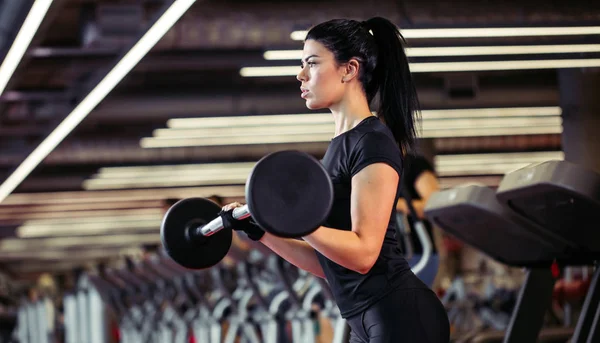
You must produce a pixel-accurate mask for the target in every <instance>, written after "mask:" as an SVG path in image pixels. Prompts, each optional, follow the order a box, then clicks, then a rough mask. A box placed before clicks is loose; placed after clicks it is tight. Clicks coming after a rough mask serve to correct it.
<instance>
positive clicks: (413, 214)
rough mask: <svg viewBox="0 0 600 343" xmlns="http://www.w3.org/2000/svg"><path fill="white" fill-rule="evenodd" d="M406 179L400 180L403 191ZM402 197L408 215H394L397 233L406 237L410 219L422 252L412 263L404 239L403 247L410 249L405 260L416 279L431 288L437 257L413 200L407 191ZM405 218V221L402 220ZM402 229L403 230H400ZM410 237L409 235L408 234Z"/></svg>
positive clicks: (407, 242) (437, 264) (408, 246)
mask: <svg viewBox="0 0 600 343" xmlns="http://www.w3.org/2000/svg"><path fill="white" fill-rule="evenodd" d="M406 182H407V181H406V179H405V178H402V183H403V186H404V189H405V190H408V189H410V187H408V185H407V184H406ZM402 197H403V198H404V199H405V200H406V206H407V207H408V211H409V213H405V214H404V215H401V214H400V213H397V214H396V226H397V228H398V229H399V231H397V232H399V233H400V234H401V235H402V236H403V237H406V232H403V231H409V230H410V221H409V219H408V216H410V219H412V223H413V225H412V226H413V227H414V230H415V233H416V234H417V237H418V238H419V242H420V243H421V247H422V248H423V251H422V252H421V254H420V258H419V260H418V261H417V262H415V261H414V259H413V258H412V257H413V249H412V244H411V240H410V239H405V240H404V241H405V247H407V248H409V249H410V257H409V258H407V260H408V262H409V264H410V266H411V269H412V271H413V273H415V275H417V277H419V278H420V279H421V281H423V282H424V283H425V284H426V285H427V286H429V287H430V288H431V287H432V286H433V281H434V280H435V276H436V274H437V271H438V268H439V258H438V256H434V254H433V253H432V252H433V244H432V242H431V239H430V238H429V234H428V233H427V229H426V228H425V223H424V222H423V220H422V219H421V218H419V215H418V214H417V211H416V210H415V207H414V206H413V203H412V202H413V199H412V197H411V195H410V193H409V192H408V191H405V192H403V193H402ZM405 217H406V220H404V219H405ZM402 228H404V230H402ZM409 236H410V233H409Z"/></svg>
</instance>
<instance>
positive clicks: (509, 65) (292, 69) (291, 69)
mask: <svg viewBox="0 0 600 343" xmlns="http://www.w3.org/2000/svg"><path fill="white" fill-rule="evenodd" d="M409 67H410V71H411V72H412V73H434V72H438V73H441V72H461V71H500V70H539V69H569V68H593V67H600V59H598V58H594V59H557V60H519V61H474V62H419V63H410V66H409ZM299 72H300V67H299V66H271V67H244V68H241V69H240V75H241V76H243V77H275V76H296V75H297V74H298V73H299Z"/></svg>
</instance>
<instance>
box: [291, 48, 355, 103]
mask: <svg viewBox="0 0 600 343" xmlns="http://www.w3.org/2000/svg"><path fill="white" fill-rule="evenodd" d="M343 71H344V69H343V67H342V66H339V65H338V64H337V63H336V60H335V57H334V55H333V53H332V52H331V51H329V50H328V49H327V48H326V47H325V46H323V45H322V44H321V43H319V42H317V41H315V40H307V41H306V42H305V43H304V50H303V53H302V69H301V70H300V72H299V73H298V75H297V77H296V78H297V79H298V81H300V83H301V85H300V89H301V91H302V93H301V97H302V98H303V99H305V100H306V107H308V108H309V109H311V110H316V109H321V108H331V107H332V106H333V105H335V104H336V103H338V102H340V101H341V99H342V97H343V94H344V91H345V84H344V83H342V77H343Z"/></svg>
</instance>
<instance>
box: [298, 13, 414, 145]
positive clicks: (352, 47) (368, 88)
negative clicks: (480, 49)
mask: <svg viewBox="0 0 600 343" xmlns="http://www.w3.org/2000/svg"><path fill="white" fill-rule="evenodd" d="M309 39H312V40H315V41H317V42H319V43H321V44H323V45H324V46H325V47H326V48H327V49H329V50H330V51H331V52H332V53H333V54H334V56H335V58H336V60H337V62H338V63H340V64H342V63H346V62H348V61H349V60H350V59H351V58H356V59H357V60H358V61H359V62H360V65H361V68H360V69H361V70H362V72H360V74H359V80H360V81H361V83H362V85H363V89H364V91H365V94H366V96H367V101H368V102H369V105H372V102H373V100H374V99H375V96H376V95H377V94H379V97H378V99H377V100H378V105H379V106H378V107H379V108H378V109H377V110H376V113H377V116H378V117H379V118H380V120H382V121H383V122H384V123H385V124H386V125H387V126H388V127H389V128H390V130H391V131H392V133H393V134H394V138H395V139H396V142H397V143H398V145H399V146H400V147H401V148H402V150H403V152H407V151H409V150H411V148H412V146H413V144H414V141H415V135H416V134H415V120H417V117H418V115H419V99H418V97H417V91H416V87H415V85H414V83H413V80H412V76H411V73H410V69H409V66H408V58H407V57H406V53H405V52H404V45H405V44H406V43H405V40H404V37H402V34H401V33H400V32H399V31H398V28H397V27H396V25H394V24H393V23H391V22H390V21H389V20H387V19H385V18H381V17H374V18H371V19H369V20H367V21H363V22H359V21H356V20H349V19H334V20H329V21H326V22H324V23H321V24H318V25H316V26H314V27H313V28H311V29H310V30H309V32H308V34H307V35H306V40H309Z"/></svg>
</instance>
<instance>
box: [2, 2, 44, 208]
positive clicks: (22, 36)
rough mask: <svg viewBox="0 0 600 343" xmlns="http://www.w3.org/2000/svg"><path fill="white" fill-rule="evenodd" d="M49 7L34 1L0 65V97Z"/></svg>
mask: <svg viewBox="0 0 600 343" xmlns="http://www.w3.org/2000/svg"><path fill="white" fill-rule="evenodd" d="M19 1H20V0H19ZM50 5H52V0H36V1H35V2H34V3H33V5H32V6H31V9H30V10H29V13H28V14H27V17H26V18H25V20H24V21H23V25H21V29H20V30H19V33H17V36H16V37H15V40H14V41H13V44H12V45H11V47H10V50H8V53H7V54H6V57H5V58H4V61H3V62H2V65H0V95H2V93H4V90H5V89H6V86H7V85H8V82H9V81H10V78H11V77H12V76H13V74H14V72H15V70H16V69H17V67H18V66H19V63H20V62H21V60H22V59H23V55H25V52H26V51H27V48H28V47H29V44H31V41H32V40H33V37H34V36H35V33H36V32H37V30H38V29H39V27H40V25H41V24H42V22H43V21H44V18H45V17H46V13H47V12H48V9H49V8H50ZM0 201H1V200H0Z"/></svg>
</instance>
